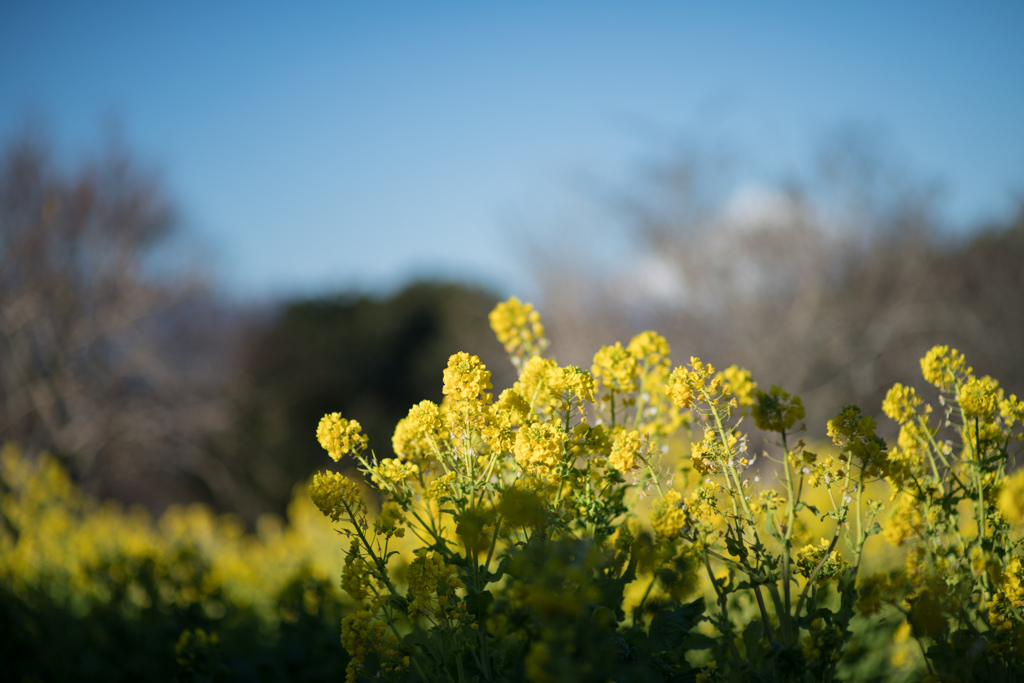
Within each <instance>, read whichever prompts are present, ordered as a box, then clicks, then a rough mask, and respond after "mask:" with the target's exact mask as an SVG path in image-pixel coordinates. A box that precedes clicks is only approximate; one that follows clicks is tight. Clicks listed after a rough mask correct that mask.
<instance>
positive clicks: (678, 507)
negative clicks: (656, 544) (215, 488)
mask: <svg viewBox="0 0 1024 683" xmlns="http://www.w3.org/2000/svg"><path fill="white" fill-rule="evenodd" d="M684 526H686V513H685V512H683V496H682V494H681V493H679V491H676V490H675V489H673V490H671V491H669V492H668V493H666V494H665V497H664V498H659V499H658V500H656V501H654V505H653V506H652V508H651V527H652V528H653V529H654V531H655V533H657V534H658V536H660V537H662V538H665V539H673V538H676V537H677V536H679V534H680V532H681V531H682V530H683V527H684Z"/></svg>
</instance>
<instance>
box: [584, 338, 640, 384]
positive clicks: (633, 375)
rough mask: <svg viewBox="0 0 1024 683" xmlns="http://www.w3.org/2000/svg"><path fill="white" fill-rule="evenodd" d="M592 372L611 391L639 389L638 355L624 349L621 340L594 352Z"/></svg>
mask: <svg viewBox="0 0 1024 683" xmlns="http://www.w3.org/2000/svg"><path fill="white" fill-rule="evenodd" d="M590 372H591V374H593V376H594V380H595V381H597V382H599V383H600V384H601V386H602V387H604V388H605V389H606V390H607V391H609V392H619V393H630V392H633V391H636V389H637V363H636V357H635V356H634V355H633V354H632V353H630V352H629V351H628V350H627V349H624V348H623V347H622V343H621V342H615V345H614V346H602V347H601V349H600V350H599V351H598V352H597V353H596V354H594V364H593V365H592V366H591V368H590Z"/></svg>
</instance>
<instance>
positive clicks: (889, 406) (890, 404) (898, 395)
mask: <svg viewBox="0 0 1024 683" xmlns="http://www.w3.org/2000/svg"><path fill="white" fill-rule="evenodd" d="M922 403H923V401H922V400H921V397H920V396H918V395H917V391H916V390H915V389H914V388H913V387H906V386H903V385H902V384H900V383H899V382H897V383H896V384H894V385H892V389H890V390H889V392H888V393H887V394H886V395H885V400H884V401H882V411H883V412H884V413H885V414H886V415H887V416H889V418H890V419H892V420H895V421H896V422H897V423H898V424H901V425H902V424H906V423H907V422H909V421H910V420H911V419H913V418H914V417H916V416H917V408H918V406H920V405H921V404H922Z"/></svg>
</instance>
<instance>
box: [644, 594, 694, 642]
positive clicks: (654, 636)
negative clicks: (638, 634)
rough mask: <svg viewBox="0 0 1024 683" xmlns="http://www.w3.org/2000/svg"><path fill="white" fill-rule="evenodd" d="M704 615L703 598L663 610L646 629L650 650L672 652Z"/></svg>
mask: <svg viewBox="0 0 1024 683" xmlns="http://www.w3.org/2000/svg"><path fill="white" fill-rule="evenodd" d="M702 614H704V598H697V599H696V600H694V601H693V602H690V603H687V604H685V605H683V606H682V607H678V608H676V609H663V610H661V611H660V612H658V613H657V614H655V615H654V618H653V619H651V627H650V629H648V638H650V644H651V650H652V651H654V652H665V651H667V650H674V649H676V648H677V647H678V646H679V645H681V644H682V643H683V640H684V639H685V638H686V637H687V636H688V635H690V631H692V630H693V628H694V627H695V626H696V625H697V622H698V621H699V620H700V616H701V615H702Z"/></svg>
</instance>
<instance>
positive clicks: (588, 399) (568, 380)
mask: <svg viewBox="0 0 1024 683" xmlns="http://www.w3.org/2000/svg"><path fill="white" fill-rule="evenodd" d="M551 385H552V390H553V391H555V392H556V393H559V394H567V395H568V398H569V400H570V401H571V400H572V398H575V399H576V401H577V402H579V403H593V402H594V376H593V375H591V374H590V373H589V372H587V371H585V370H580V369H579V368H578V367H576V366H575V365H570V366H568V367H565V368H558V372H557V373H555V376H554V377H552V378H551Z"/></svg>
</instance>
